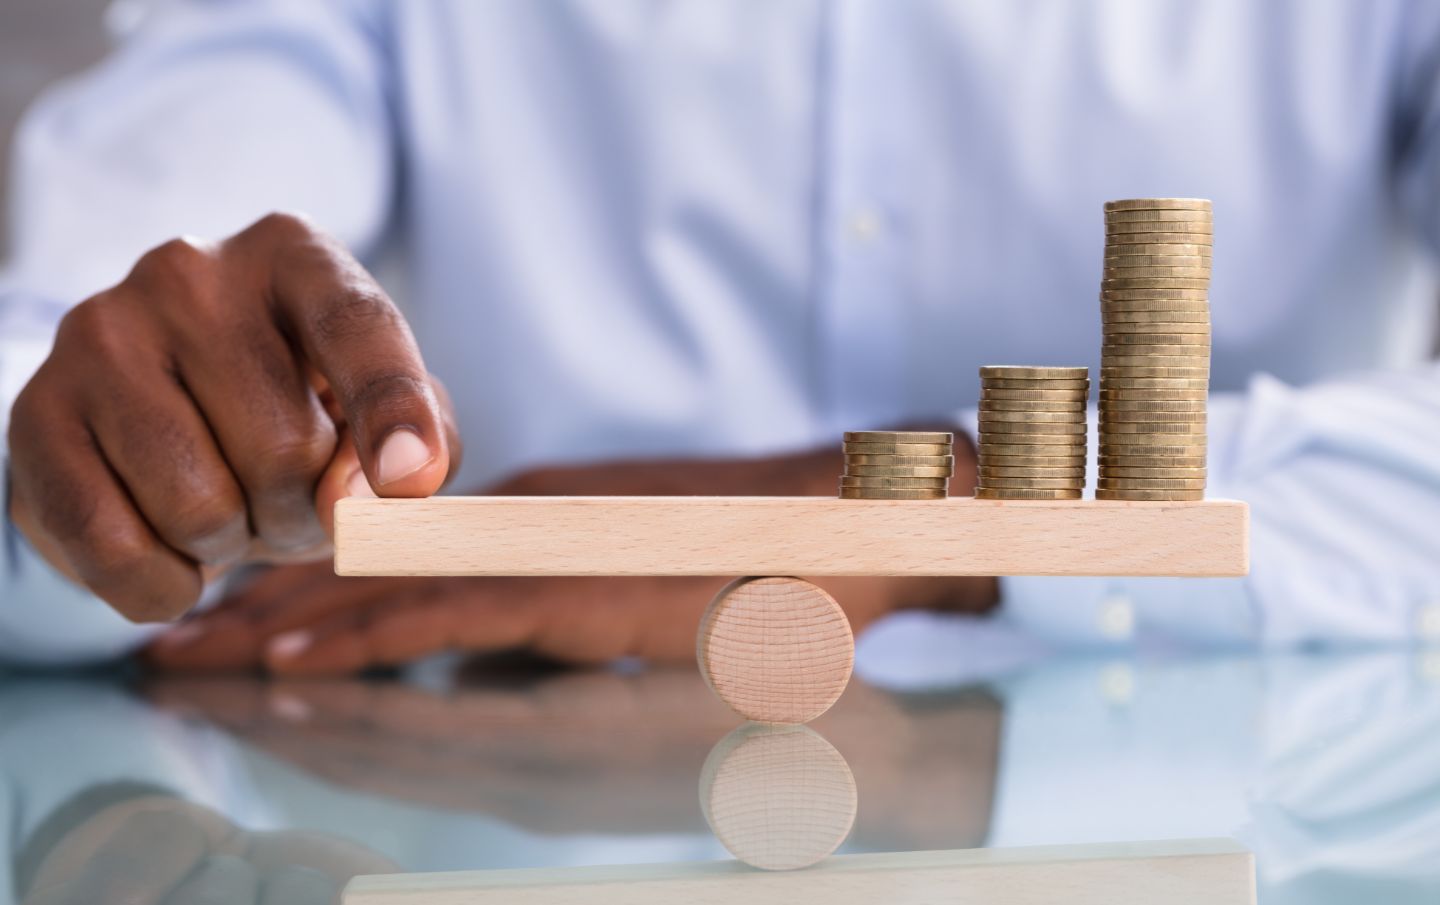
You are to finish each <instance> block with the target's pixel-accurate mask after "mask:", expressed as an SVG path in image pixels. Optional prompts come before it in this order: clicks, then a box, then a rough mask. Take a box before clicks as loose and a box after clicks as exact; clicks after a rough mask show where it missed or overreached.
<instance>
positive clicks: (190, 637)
mask: <svg viewBox="0 0 1440 905" xmlns="http://www.w3.org/2000/svg"><path fill="white" fill-rule="evenodd" d="M208 631H209V630H208V629H206V628H205V626H204V625H202V624H201V623H199V622H186V623H184V624H183V625H177V626H176V627H175V628H172V629H170V631H168V632H165V633H164V634H163V635H160V636H159V637H157V638H156V639H155V646H156V647H163V648H165V649H166V650H178V649H179V648H182V647H188V646H189V645H191V644H194V643H195V642H196V641H199V640H200V638H202V637H203V636H204V635H205V634H206V633H207V632H208Z"/></svg>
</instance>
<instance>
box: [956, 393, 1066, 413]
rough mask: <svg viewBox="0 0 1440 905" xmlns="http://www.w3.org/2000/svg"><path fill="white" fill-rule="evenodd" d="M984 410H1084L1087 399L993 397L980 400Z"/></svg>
mask: <svg viewBox="0 0 1440 905" xmlns="http://www.w3.org/2000/svg"><path fill="white" fill-rule="evenodd" d="M980 411H982V412H1083V411H1085V400H1083V399H1080V400H1077V401H1075V402H1051V401H1049V400H1042V399H991V398H989V397H988V396H987V397H986V398H984V399H981V400H980Z"/></svg>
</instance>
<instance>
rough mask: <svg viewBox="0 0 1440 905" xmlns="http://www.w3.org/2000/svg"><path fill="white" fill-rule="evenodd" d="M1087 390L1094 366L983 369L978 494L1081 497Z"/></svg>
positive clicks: (991, 497)
mask: <svg viewBox="0 0 1440 905" xmlns="http://www.w3.org/2000/svg"><path fill="white" fill-rule="evenodd" d="M1089 395H1090V369H1089V368H1031V367H1014V366H1008V365H995V366H991V367H984V368H981V369H980V471H979V476H978V478H977V480H976V483H975V497H976V499H981V500H1078V499H1080V495H1081V494H1082V493H1083V492H1084V491H1085V429H1086V427H1085V400H1086V398H1087V397H1089Z"/></svg>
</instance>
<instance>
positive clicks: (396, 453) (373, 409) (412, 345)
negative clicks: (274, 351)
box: [238, 214, 450, 497]
mask: <svg viewBox="0 0 1440 905" xmlns="http://www.w3.org/2000/svg"><path fill="white" fill-rule="evenodd" d="M238 239H239V240H240V241H254V242H258V243H260V244H261V245H262V246H263V247H265V248H266V250H267V251H268V254H269V256H270V265H271V266H270V268H269V271H270V286H269V287H267V288H268V290H269V297H270V299H271V302H272V304H273V305H274V306H275V308H276V311H275V313H276V315H277V316H278V317H279V319H280V320H281V322H282V323H283V324H284V325H285V326H286V327H287V328H288V329H289V332H290V335H291V337H292V339H293V341H294V342H295V343H297V344H298V345H299V346H300V348H301V350H302V351H303V352H304V354H305V357H306V359H307V360H308V361H309V362H310V363H311V364H312V365H313V366H314V367H315V368H316V370H318V371H319V372H320V374H321V375H322V376H324V378H325V379H326V381H327V382H328V383H329V384H330V388H331V390H332V391H333V392H334V394H335V398H336V399H337V401H338V402H339V403H340V407H341V409H342V410H343V411H344V413H345V418H346V420H347V421H348V423H349V425H350V427H351V428H352V430H353V432H354V437H355V449H356V452H357V453H358V454H359V457H360V464H361V466H362V467H363V468H364V471H365V475H366V477H367V478H368V479H369V481H370V486H371V488H372V489H373V490H374V491H375V492H376V494H378V495H380V496H406V497H409V496H429V495H431V494H433V493H435V492H436V491H438V490H439V489H440V487H441V485H442V484H443V483H444V481H445V477H446V475H447V473H448V472H449V469H450V450H449V444H448V443H447V441H446V436H445V427H444V421H443V418H442V416H441V411H440V404H439V401H438V400H437V398H436V396H435V391H434V388H433V387H432V385H431V382H430V375H429V372H428V371H427V370H426V369H425V363H424V361H423V359H422V358H421V355H420V349H419V347H418V346H417V345H416V342H415V337H414V335H413V334H412V333H411V332H410V326H409V324H407V323H406V322H405V318H404V316H403V315H402V314H401V313H400V309H399V308H397V307H396V306H395V303H394V302H393V301H391V300H390V297H389V296H388V295H386V293H385V290H384V289H382V288H381V287H380V284H379V283H377V282H376V281H375V279H374V277H372V276H371V275H370V274H369V273H367V272H366V271H365V268H364V267H362V266H361V265H360V263H359V262H358V261H356V260H355V258H354V257H353V256H352V255H351V254H350V252H349V251H347V250H346V249H345V248H344V247H343V246H342V245H341V244H340V243H339V242H337V241H336V240H334V239H332V238H330V237H328V236H326V235H324V234H323V233H321V232H319V231H318V230H316V229H314V228H313V227H311V226H310V225H309V224H308V223H306V222H305V221H303V220H301V219H299V218H296V217H291V216H288V215H278V214H275V215H271V216H269V217H266V218H265V219H264V220H261V221H260V222H259V223H257V224H256V225H255V226H253V227H251V228H250V229H249V230H246V232H244V233H241V235H240V237H238Z"/></svg>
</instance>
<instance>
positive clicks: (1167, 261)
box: [1103, 249, 1210, 270]
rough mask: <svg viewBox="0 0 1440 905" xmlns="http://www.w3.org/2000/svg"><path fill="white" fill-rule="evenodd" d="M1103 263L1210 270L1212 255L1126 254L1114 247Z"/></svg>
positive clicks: (1109, 264)
mask: <svg viewBox="0 0 1440 905" xmlns="http://www.w3.org/2000/svg"><path fill="white" fill-rule="evenodd" d="M1103 263H1104V265H1105V266H1106V267H1189V268H1190V269H1192V270H1209V269H1210V255H1208V254H1204V255H1200V254H1190V255H1177V254H1169V255H1144V254H1135V253H1133V252H1132V253H1129V254H1126V253H1123V252H1118V251H1114V250H1113V249H1112V250H1107V251H1106V252H1105V258H1104V260H1103Z"/></svg>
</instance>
